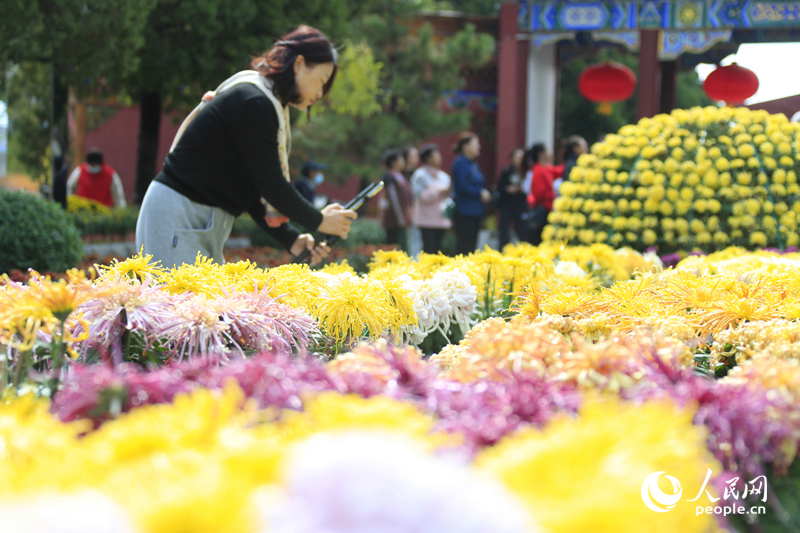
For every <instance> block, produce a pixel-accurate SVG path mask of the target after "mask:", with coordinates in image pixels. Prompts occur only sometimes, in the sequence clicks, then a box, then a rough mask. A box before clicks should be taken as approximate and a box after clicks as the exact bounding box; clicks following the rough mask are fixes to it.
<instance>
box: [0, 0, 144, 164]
mask: <svg viewBox="0 0 800 533" xmlns="http://www.w3.org/2000/svg"><path fill="white" fill-rule="evenodd" d="M155 2H156V0H4V2H3V8H2V14H1V15H0V50H1V51H2V55H0V61H5V62H7V63H5V65H9V66H10V65H13V67H12V68H11V72H12V76H10V78H9V80H8V82H9V83H8V87H6V86H5V79H4V78H5V77H4V76H0V97H2V98H3V99H4V100H7V101H8V103H9V117H10V123H11V124H10V131H11V133H10V135H11V140H10V145H11V149H12V150H15V152H14V153H13V154H11V159H12V160H14V161H18V162H19V163H20V164H21V166H22V168H21V169H19V170H22V171H25V172H28V173H29V174H31V175H32V176H33V177H35V178H39V177H41V176H42V175H48V174H49V166H50V162H49V160H48V159H49V158H48V154H47V153H46V150H47V147H48V145H49V142H50V133H49V132H50V131H51V128H52V127H53V126H58V127H59V130H60V136H61V140H62V142H67V137H66V131H67V121H66V110H67V94H68V92H67V87H71V88H72V90H73V91H74V92H75V93H76V94H77V95H78V96H82V97H85V96H89V95H92V96H100V97H103V96H105V95H111V94H114V93H115V92H116V91H117V90H118V89H119V87H120V86H121V82H122V79H123V77H124V76H125V75H126V74H127V73H129V72H131V71H132V70H135V68H136V63H137V57H136V52H137V50H138V49H139V48H140V47H141V46H142V44H143V43H144V40H143V35H142V29H143V27H144V23H145V20H146V19H147V15H148V13H149V12H150V10H151V9H152V7H153V6H154V5H155ZM0 64H3V63H0Z"/></svg>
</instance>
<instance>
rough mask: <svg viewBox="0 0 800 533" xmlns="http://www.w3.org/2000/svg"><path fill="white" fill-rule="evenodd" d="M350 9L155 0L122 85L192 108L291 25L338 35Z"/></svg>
mask: <svg viewBox="0 0 800 533" xmlns="http://www.w3.org/2000/svg"><path fill="white" fill-rule="evenodd" d="M350 13H351V9H350V8H349V7H348V6H347V3H346V2H345V1H344V0H270V1H269V2H263V1H260V0H238V1H236V2H230V1H228V0H158V1H157V5H156V7H155V9H153V10H152V12H151V13H150V16H149V18H148V20H147V25H146V27H145V30H144V37H145V46H144V48H142V50H141V52H140V53H139V59H140V63H139V68H138V69H137V70H136V71H135V72H134V73H132V75H131V76H129V77H128V80H127V89H128V91H129V93H130V94H131V95H133V96H134V97H139V96H140V94H141V93H144V92H156V93H160V94H161V96H162V101H163V102H164V103H165V108H166V109H170V108H173V107H193V106H194V105H195V104H197V102H199V101H200V97H201V96H202V95H203V93H204V92H206V91H209V90H212V89H214V88H215V87H216V86H217V85H219V84H220V83H221V82H222V81H223V80H224V79H225V78H227V77H229V76H230V75H232V74H234V73H235V72H237V71H239V70H242V69H244V68H247V67H248V66H249V64H250V60H251V58H252V56H253V55H256V54H259V53H261V52H262V51H263V50H266V49H268V48H269V47H270V46H271V45H272V43H273V42H274V41H275V40H277V39H278V38H279V37H280V36H281V35H282V34H284V33H286V32H287V31H289V30H290V29H292V28H293V27H295V26H297V25H299V24H302V23H309V22H313V24H314V25H315V26H316V27H318V28H319V29H321V30H323V31H325V32H326V33H328V34H330V35H333V36H337V35H343V34H344V26H345V23H346V21H347V20H348V18H349V16H350Z"/></svg>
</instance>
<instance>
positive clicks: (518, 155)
mask: <svg viewBox="0 0 800 533" xmlns="http://www.w3.org/2000/svg"><path fill="white" fill-rule="evenodd" d="M524 159H525V150H523V149H522V148H515V149H513V150H512V151H511V154H510V164H509V165H508V166H506V167H505V168H504V169H503V171H502V172H501V173H500V179H499V180H498V182H497V195H498V201H497V208H498V210H499V211H500V227H499V229H500V249H502V248H503V247H504V246H505V245H506V244H508V243H509V242H510V241H511V238H510V234H511V225H512V224H513V225H514V231H515V232H516V233H517V237H518V238H519V240H520V241H525V240H526V239H527V231H526V229H527V228H526V226H525V223H524V221H523V215H524V214H525V211H527V207H528V206H527V202H528V200H527V197H526V195H525V193H524V192H523V190H522V185H523V181H524V179H525V172H524V170H523V161H524Z"/></svg>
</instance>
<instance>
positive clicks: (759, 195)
mask: <svg viewBox="0 0 800 533" xmlns="http://www.w3.org/2000/svg"><path fill="white" fill-rule="evenodd" d="M799 133H800V124H796V123H791V122H789V121H788V119H787V118H786V117H785V116H784V115H782V114H779V115H770V114H769V113H767V112H766V111H751V110H749V109H746V108H736V109H732V108H717V107H707V108H699V107H698V108H693V109H689V110H683V109H676V110H675V111H673V112H672V113H671V114H669V115H658V116H656V117H653V118H644V119H642V120H640V121H639V123H638V124H631V125H628V126H624V127H623V128H622V129H620V130H619V132H618V133H617V134H613V135H608V136H607V137H606V139H605V140H604V141H603V142H601V143H597V144H595V145H594V146H593V147H592V150H591V153H589V154H584V155H582V156H581V157H580V158H579V159H578V164H577V165H576V166H575V168H574V169H573V170H572V172H571V173H570V176H569V177H568V180H566V181H565V182H564V184H563V185H562V187H561V190H560V192H561V197H559V198H557V199H556V201H555V203H554V205H553V212H552V213H551V214H550V216H549V218H548V220H549V222H550V225H549V226H547V227H546V228H545V230H544V233H543V235H542V236H543V238H544V239H545V240H556V241H569V242H570V243H574V244H584V245H589V244H592V243H605V244H610V245H611V246H613V247H615V248H616V247H620V246H629V247H632V248H635V249H637V250H644V249H646V248H648V247H651V246H657V247H658V248H659V251H660V252H662V253H663V252H670V251H675V250H690V249H692V248H695V247H697V248H700V249H703V250H707V251H713V250H719V249H723V248H725V247H727V246H730V245H735V246H741V247H745V248H748V249H755V248H762V247H789V246H797V245H798V244H800V229H798V216H800V184H798V181H797V174H798V172H800V167H798V165H800V159H799V158H800V135H798V134H799Z"/></svg>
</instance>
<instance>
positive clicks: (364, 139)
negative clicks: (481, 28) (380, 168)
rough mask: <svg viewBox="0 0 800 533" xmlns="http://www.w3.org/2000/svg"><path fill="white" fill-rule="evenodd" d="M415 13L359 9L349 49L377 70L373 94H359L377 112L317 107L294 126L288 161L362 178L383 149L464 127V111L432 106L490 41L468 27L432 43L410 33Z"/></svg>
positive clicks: (382, 0) (381, 1)
mask: <svg viewBox="0 0 800 533" xmlns="http://www.w3.org/2000/svg"><path fill="white" fill-rule="evenodd" d="M419 7H421V6H420V5H419V3H417V4H414V3H405V2H393V1H391V0H373V1H371V2H369V3H367V4H366V7H365V13H364V14H363V15H362V16H360V17H359V19H358V20H356V21H354V22H353V24H352V25H351V27H350V30H349V31H348V34H349V35H350V36H351V37H352V38H353V41H354V42H355V43H356V45H355V46H361V47H364V46H367V47H369V48H370V49H371V50H372V53H373V54H374V58H375V60H376V61H377V62H378V64H380V65H381V68H380V70H379V72H378V75H379V87H380V88H381V90H380V91H376V93H375V94H374V95H369V94H367V95H366V98H367V99H374V101H376V102H377V103H378V104H379V106H378V107H376V108H375V109H376V111H377V112H375V113H374V114H369V113H360V114H353V113H343V112H342V110H341V109H337V108H336V106H335V105H331V103H330V102H328V103H326V104H324V105H323V107H322V109H321V110H320V111H319V112H318V113H319V114H318V115H317V116H315V117H314V120H313V123H312V124H306V123H305V122H304V121H303V120H302V119H301V120H300V121H299V123H298V126H299V127H298V128H296V130H295V131H296V133H295V137H294V139H295V140H294V148H293V158H295V159H296V160H297V159H305V158H310V157H314V158H316V159H320V160H323V161H325V162H326V163H328V164H329V165H331V166H332V167H333V168H335V169H336V173H337V175H339V176H341V177H346V176H352V175H362V176H364V175H367V174H368V173H369V172H371V171H374V168H375V164H376V162H377V161H378V160H379V156H380V153H381V152H382V151H383V150H385V149H386V148H389V147H399V146H402V145H404V144H407V143H416V142H419V141H421V140H423V139H426V138H428V137H431V136H435V135H440V134H447V133H452V132H455V131H458V130H460V129H465V128H467V127H468V125H469V122H470V117H471V115H470V113H469V111H455V112H449V113H448V112H444V111H442V110H441V109H440V108H439V107H437V103H438V102H439V101H440V99H441V97H442V95H443V94H444V92H445V91H447V90H455V89H458V88H460V87H462V86H463V84H464V81H463V78H462V76H461V69H462V68H463V67H479V66H481V65H483V64H485V63H486V62H487V61H488V60H489V58H490V57H491V54H492V51H493V49H494V39H493V38H492V37H491V36H489V35H482V34H478V33H476V32H475V28H474V27H473V26H472V25H467V26H466V27H465V29H464V30H463V31H461V32H459V33H457V34H456V35H454V36H453V37H451V38H449V39H444V40H438V39H434V33H433V29H432V28H431V26H430V25H428V24H425V25H423V26H422V27H421V28H419V29H418V30H417V31H416V33H414V34H412V33H411V31H410V26H409V25H408V22H409V21H411V20H412V19H413V17H414V15H415V14H416V13H417V10H418V9H419ZM404 21H405V22H404ZM337 84H338V82H337ZM337 90H338V88H336V89H334V91H337ZM353 92H354V91H353ZM333 97H334V95H333V94H332V99H333V100H334V101H335V98H333ZM360 97H362V98H363V97H364V94H363V93H361V95H360ZM345 98H346V96H345Z"/></svg>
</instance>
